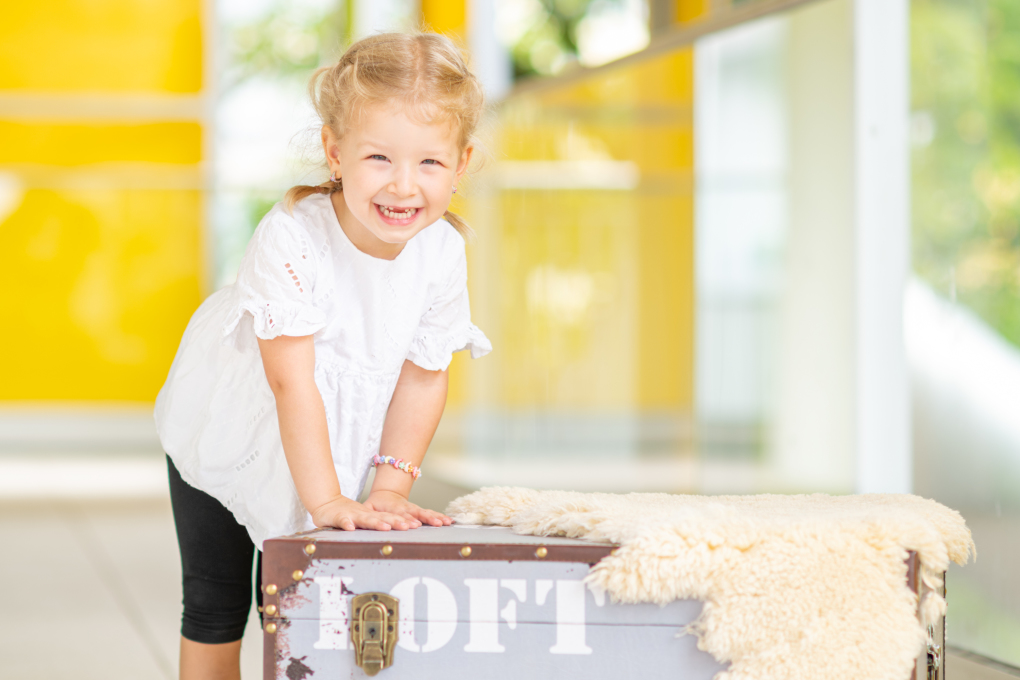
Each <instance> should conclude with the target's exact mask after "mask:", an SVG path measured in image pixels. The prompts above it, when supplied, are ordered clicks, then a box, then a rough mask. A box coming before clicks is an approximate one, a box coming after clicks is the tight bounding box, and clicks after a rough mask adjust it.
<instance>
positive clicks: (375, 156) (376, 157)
mask: <svg viewBox="0 0 1020 680" xmlns="http://www.w3.org/2000/svg"><path fill="white" fill-rule="evenodd" d="M369 158H371V159H372V160H374V161H388V160H389V159H388V158H386V156H383V155H382V154H381V153H374V154H372V155H371V156H369Z"/></svg>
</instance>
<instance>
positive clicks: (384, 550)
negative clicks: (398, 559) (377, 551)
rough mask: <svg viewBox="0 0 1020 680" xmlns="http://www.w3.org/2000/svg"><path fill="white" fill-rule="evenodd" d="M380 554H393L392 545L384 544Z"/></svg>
mask: <svg viewBox="0 0 1020 680" xmlns="http://www.w3.org/2000/svg"><path fill="white" fill-rule="evenodd" d="M382 554H383V555H386V556H387V557H389V556H390V555H392V554H393V546H392V545H384V546H383V547H382Z"/></svg>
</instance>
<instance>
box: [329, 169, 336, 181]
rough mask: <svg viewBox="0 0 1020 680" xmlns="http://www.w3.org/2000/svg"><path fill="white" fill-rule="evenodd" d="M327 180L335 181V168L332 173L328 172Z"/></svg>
mask: <svg viewBox="0 0 1020 680" xmlns="http://www.w3.org/2000/svg"><path fill="white" fill-rule="evenodd" d="M329 181H330V182H335V181H336V170H334V171H333V172H332V173H330V175H329Z"/></svg>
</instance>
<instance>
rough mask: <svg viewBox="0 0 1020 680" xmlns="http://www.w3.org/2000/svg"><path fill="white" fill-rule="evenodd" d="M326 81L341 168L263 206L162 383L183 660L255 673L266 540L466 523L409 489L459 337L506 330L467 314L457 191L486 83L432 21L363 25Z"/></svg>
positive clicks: (159, 413) (328, 136)
mask: <svg viewBox="0 0 1020 680" xmlns="http://www.w3.org/2000/svg"><path fill="white" fill-rule="evenodd" d="M310 91H311V95H312V100H313V103H314V105H315V108H316V110H317V112H318V114H319V116H320V117H321V119H322V123H323V126H322V144H323V149H324V150H325V154H326V163H327V165H328V170H329V181H327V182H325V183H323V184H321V185H319V186H315V187H309V186H299V187H294V188H293V189H291V190H290V191H289V192H288V193H287V195H286V197H285V199H284V201H283V202H282V203H280V204H277V205H276V206H275V207H274V208H273V209H272V210H271V211H269V213H268V214H267V215H266V216H265V218H263V220H262V222H261V223H260V224H259V227H258V229H256V231H255V234H254V236H253V237H252V239H251V242H250V243H249V244H248V249H247V252H246V253H245V256H244V259H243V260H242V262H241V266H240V270H239V272H238V275H237V281H236V283H234V284H233V285H232V286H228V287H226V288H224V289H223V290H220V291H219V292H217V293H215V294H213V295H212V296H211V297H210V298H209V299H208V300H206V301H205V302H204V303H203V304H202V306H201V307H200V308H199V309H198V311H197V312H196V313H195V315H194V317H192V319H191V323H190V324H189V325H188V329H187V330H186V331H185V333H184V338H183V340H182V341H181V346H180V349H179V350H178V352H177V357H176V358H175V359H174V363H173V366H172V367H171V369H170V375H169V377H168V378H167V382H166V384H165V385H164V386H163V389H162V391H161V392H160V394H159V397H158V399H157V400H156V414H155V415H156V423H157V428H158V430H159V435H160V440H161V441H162V443H163V446H164V448H165V450H166V452H167V454H168V457H169V472H170V489H171V499H172V501H173V509H174V519H175V522H176V524H177V535H178V541H179V543H180V548H181V562H182V567H183V578H184V614H183V621H182V626H181V634H182V639H181V677H182V678H200V677H203V678H205V677H208V678H213V677H218V678H220V677H222V678H227V677H234V678H236V677H239V663H238V659H239V650H240V639H241V636H242V634H243V631H244V627H245V623H246V621H247V617H248V610H249V608H250V606H251V590H252V577H251V571H252V555H253V551H254V549H255V548H256V547H258V548H261V546H262V542H263V541H264V540H265V539H267V538H271V537H273V536H279V535H283V534H290V533H294V532H297V531H303V530H307V529H311V528H313V527H336V528H339V529H346V530H353V529H358V528H361V529H377V530H381V531H388V530H390V529H397V530H406V529H413V528H416V527H420V526H421V525H422V524H429V525H432V526H442V525H444V524H450V519H449V518H448V517H446V516H445V515H442V514H440V513H438V512H433V511H431V510H425V509H422V508H420V507H418V506H416V505H414V504H413V503H410V502H409V501H408V500H407V497H408V493H409V492H410V490H411V484H412V483H413V481H414V480H415V479H416V478H417V477H418V474H419V472H420V470H419V467H418V466H419V465H421V462H422V458H423V457H424V456H425V450H426V449H427V448H428V445H429V442H430V440H431V439H432V435H433V433H434V432H435V430H436V426H437V425H438V423H439V418H440V416H441V415H442V412H443V407H444V405H445V403H446V390H447V373H446V369H447V367H448V366H449V364H450V360H451V359H452V356H453V353H454V352H457V351H460V350H462V349H466V348H470V349H471V354H472V356H474V357H478V356H481V355H483V354H486V353H487V352H489V351H490V349H491V345H490V344H489V341H488V340H487V339H486V337H485V336H484V335H483V334H482V332H481V331H479V330H478V329H477V328H476V327H475V326H474V325H472V323H471V318H470V309H469V306H468V294H467V288H466V282H467V268H466V261H465V257H464V240H463V238H462V236H464V235H465V234H466V232H468V227H467V225H466V224H465V223H464V222H463V220H461V219H460V218H459V217H457V216H456V215H454V214H453V213H451V212H449V211H448V210H447V207H448V206H449V204H450V199H451V197H452V196H453V194H454V193H455V192H456V191H457V183H458V181H459V180H460V179H461V177H462V176H463V174H464V171H465V170H466V168H467V165H468V161H469V160H470V158H471V152H472V148H473V145H472V135H473V133H474V130H475V127H476V125H477V123H478V120H479V117H480V115H481V112H482V100H483V97H482V90H481V86H480V84H479V82H478V81H477V80H476V79H475V77H474V76H473V75H472V74H471V72H470V71H469V70H468V68H467V66H466V65H465V63H464V60H463V59H462V57H461V55H460V53H459V52H458V50H457V49H456V48H455V47H454V45H453V44H452V43H451V42H450V41H449V40H447V39H446V38H443V37H441V36H438V35H431V34H423V35H404V34H387V35H377V36H374V37H371V38H366V39H364V40H362V41H360V42H358V43H356V44H355V45H353V46H352V47H351V48H350V49H349V50H348V51H347V52H346V53H345V54H344V55H343V57H341V59H340V61H339V63H337V64H336V65H334V66H330V67H325V68H322V69H319V71H317V72H316V74H315V75H314V76H313V78H312V83H311V87H310ZM373 464H375V465H376V466H378V467H377V468H376V476H375V482H374V483H373V485H372V489H371V492H370V493H369V495H368V498H367V499H366V501H365V502H364V503H363V504H362V503H358V502H357V501H356V499H357V498H358V496H359V494H360V493H361V490H362V487H363V486H364V484H365V480H366V477H367V475H368V472H369V468H370V467H371V466H372V465H373ZM260 566H261V562H260ZM256 578H257V579H258V578H259V577H258V576H256ZM258 595H259V597H258V600H259V603H260V604H261V592H259V593H258Z"/></svg>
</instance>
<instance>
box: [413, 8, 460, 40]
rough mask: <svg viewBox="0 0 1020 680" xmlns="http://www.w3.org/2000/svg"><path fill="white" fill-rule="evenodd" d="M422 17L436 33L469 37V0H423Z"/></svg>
mask: <svg viewBox="0 0 1020 680" xmlns="http://www.w3.org/2000/svg"><path fill="white" fill-rule="evenodd" d="M421 17H422V22H424V24H425V25H426V26H427V27H428V28H430V29H432V30H433V31H435V32H436V33H442V34H444V35H448V36H450V37H451V38H453V37H456V38H459V39H461V40H465V39H467V0H421Z"/></svg>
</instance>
